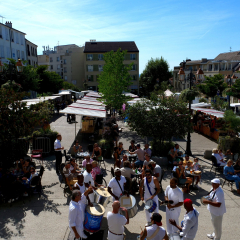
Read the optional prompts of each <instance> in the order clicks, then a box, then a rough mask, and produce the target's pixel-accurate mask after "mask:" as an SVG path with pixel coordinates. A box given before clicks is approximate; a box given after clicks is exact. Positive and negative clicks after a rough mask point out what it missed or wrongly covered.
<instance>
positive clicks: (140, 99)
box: [127, 98, 146, 105]
mask: <svg viewBox="0 0 240 240" xmlns="http://www.w3.org/2000/svg"><path fill="white" fill-rule="evenodd" d="M144 100H146V98H134V99H132V100H130V101H127V103H128V104H129V105H133V104H135V103H137V102H141V101H144Z"/></svg>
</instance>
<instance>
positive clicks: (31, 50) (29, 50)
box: [25, 39, 38, 67]
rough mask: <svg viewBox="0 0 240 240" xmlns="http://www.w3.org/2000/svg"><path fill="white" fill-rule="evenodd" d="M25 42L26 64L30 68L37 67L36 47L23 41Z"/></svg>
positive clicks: (27, 41)
mask: <svg viewBox="0 0 240 240" xmlns="http://www.w3.org/2000/svg"><path fill="white" fill-rule="evenodd" d="M25 41H26V56H27V61H28V64H29V65H31V66H34V67H35V66H37V65H38V57H37V47H38V46H37V45H36V44H34V43H32V42H30V41H29V40H27V39H25Z"/></svg>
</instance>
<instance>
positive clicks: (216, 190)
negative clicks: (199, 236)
mask: <svg viewBox="0 0 240 240" xmlns="http://www.w3.org/2000/svg"><path fill="white" fill-rule="evenodd" d="M211 183H212V189H211V191H210V193H209V197H210V200H207V199H204V200H203V203H204V204H208V207H207V209H208V210H209V212H210V213H211V217H212V219H211V220H212V224H213V229H214V232H213V233H212V234H207V237H208V238H210V239H215V240H220V239H221V235H222V219H223V214H224V213H225V212H226V206H225V199H224V192H223V190H222V188H221V187H220V180H219V179H218V178H214V179H213V180H211Z"/></svg>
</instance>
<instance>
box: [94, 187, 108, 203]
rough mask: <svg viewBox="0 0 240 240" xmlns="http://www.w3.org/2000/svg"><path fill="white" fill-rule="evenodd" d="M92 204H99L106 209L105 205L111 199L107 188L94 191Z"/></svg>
mask: <svg viewBox="0 0 240 240" xmlns="http://www.w3.org/2000/svg"><path fill="white" fill-rule="evenodd" d="M93 192H94V202H95V203H99V204H101V205H102V206H103V207H107V204H108V202H109V200H110V198H111V194H110V193H109V192H108V190H107V188H104V187H100V188H98V189H97V190H94V191H93Z"/></svg>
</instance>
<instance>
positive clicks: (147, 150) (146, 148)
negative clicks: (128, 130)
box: [144, 143, 152, 157]
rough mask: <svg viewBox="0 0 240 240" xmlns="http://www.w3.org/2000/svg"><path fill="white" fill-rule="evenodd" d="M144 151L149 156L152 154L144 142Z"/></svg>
mask: <svg viewBox="0 0 240 240" xmlns="http://www.w3.org/2000/svg"><path fill="white" fill-rule="evenodd" d="M144 151H145V153H146V154H148V156H149V157H151V156H152V150H151V149H150V148H149V144H148V143H146V144H145V149H144Z"/></svg>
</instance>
